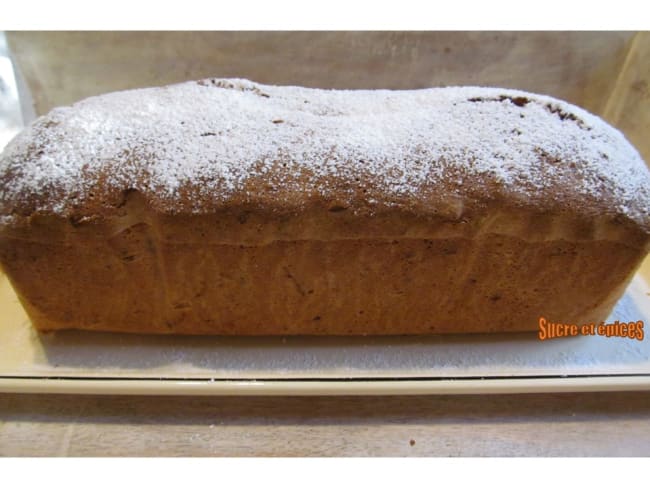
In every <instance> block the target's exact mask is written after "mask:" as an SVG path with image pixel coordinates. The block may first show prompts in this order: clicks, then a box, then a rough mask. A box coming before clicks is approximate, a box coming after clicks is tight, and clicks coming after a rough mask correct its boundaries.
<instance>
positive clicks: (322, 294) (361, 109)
mask: <svg viewBox="0 0 650 488" xmlns="http://www.w3.org/2000/svg"><path fill="white" fill-rule="evenodd" d="M649 248H650V173H649V171H648V168H647V167H646V165H645V163H644V162H643V160H642V159H641V157H640V156H639V154H638V152H637V151H636V150H635V149H634V148H633V147H632V146H631V145H630V144H629V143H628V142H627V140H626V139H625V137H624V136H623V135H622V134H621V133H620V132H619V131H618V130H616V129H614V128H613V127H611V126H609V125H608V124H607V123H605V122H604V121H603V120H601V119H600V118H598V117H597V116H595V115H592V114H590V113H588V112H586V111H585V110H582V109H580V108H578V107H576V106H573V105H571V104H568V103H566V102H563V101H560V100H557V99H554V98H551V97H548V96H543V95H536V94H531V93H527V92H523V91H518V90H512V89H501V88H483V87H447V88H431V89H420V90H408V91H391V90H320V89H311V88H302V87H292V86H285V87H279V86H268V85H262V84H257V83H254V82H251V81H248V80H241V79H206V80H200V81H192V82H186V83H181V84H177V85H170V86H165V87H156V88H146V89H139V90H130V91H123V92H116V93H109V94H105V95H101V96H97V97H92V98H88V99H86V100H83V101H81V102H78V103H76V104H74V105H72V106H70V107H62V108H56V109H54V110H52V111H51V112H50V113H48V114H47V115H44V116H42V117H40V118H38V119H37V120H35V121H34V122H33V123H32V124H31V125H30V126H29V127H27V128H26V129H25V130H24V131H23V132H22V133H20V134H19V135H18V136H16V138H14V140H13V141H11V142H10V143H9V145H8V146H7V147H6V148H5V150H4V152H3V153H2V155H1V156H0V263H1V266H2V268H3V270H4V271H5V272H6V274H7V276H8V278H9V279H10V281H11V283H12V285H13V287H14V289H15V290H16V292H17V295H18V297H19V299H20V301H21V303H22V304H23V306H24V307H25V309H26V311H27V313H28V315H29V316H30V318H31V320H32V322H33V324H34V326H35V327H36V328H37V329H38V330H39V331H50V330H57V329H69V328H77V329H86V330H102V331H116V332H134V333H159V334H226V335H273V334H308V335H349V334H354V335H357V334H358V335H366V334H429V333H469V332H508V331H525V330H536V329H537V327H538V322H539V318H540V317H541V316H543V317H546V318H547V319H548V320H550V321H557V322H562V323H578V324H583V323H590V322H600V321H602V320H604V319H605V318H606V317H607V316H608V314H609V313H610V311H611V309H612V307H613V305H614V304H615V303H616V301H617V300H618V299H619V298H620V297H621V295H622V293H623V292H624V290H625V287H626V285H627V283H628V282H629V280H630V279H631V277H632V275H633V274H634V272H635V270H636V269H637V267H638V266H639V265H640V263H641V261H642V260H643V258H644V257H645V255H646V254H647V252H648V250H649Z"/></svg>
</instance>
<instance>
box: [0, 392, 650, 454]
mask: <svg viewBox="0 0 650 488" xmlns="http://www.w3.org/2000/svg"><path fill="white" fill-rule="evenodd" d="M0 455H3V456H25V455H28V456H102V455H107V456H522V455H524V456H620V455H625V456H638V455H642V456H648V455H650V392H626V393H580V394H567V393H565V394H552V395H549V394H544V395H541V394H540V395H495V396H478V395H476V396H429V397H424V396H419V397H358V398H352V397H338V398H337V397H329V398H326V397H293V398H286V397H253V398H251V397H246V398H243V397H231V398H226V397H145V396H140V397H131V396H68V395H19V394H1V395H0Z"/></svg>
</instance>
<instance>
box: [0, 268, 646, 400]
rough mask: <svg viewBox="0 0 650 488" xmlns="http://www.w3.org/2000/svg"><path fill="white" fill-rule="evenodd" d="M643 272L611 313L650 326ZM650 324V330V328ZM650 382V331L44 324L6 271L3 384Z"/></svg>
mask: <svg viewBox="0 0 650 488" xmlns="http://www.w3.org/2000/svg"><path fill="white" fill-rule="evenodd" d="M649 291H650V289H649V288H648V285H647V284H646V283H645V281H644V280H643V279H642V278H641V277H640V276H639V275H637V276H636V277H635V278H634V280H633V282H632V283H631V285H630V286H629V288H628V290H627V292H626V294H625V296H624V297H623V299H622V300H621V301H620V302H619V303H618V305H617V306H616V308H615V310H614V311H613V313H612V315H611V317H610V318H611V320H612V321H613V320H619V321H626V322H629V321H632V320H634V321H638V320H643V321H644V324H646V327H648V326H647V324H650V294H649ZM645 332H646V333H648V331H645ZM642 389H643V390H650V337H646V338H645V339H644V340H642V341H639V340H633V339H627V338H605V337H600V336H593V337H592V336H578V337H571V338H562V339H554V340H549V341H540V340H538V338H537V335H536V334H535V333H523V334H496V335H456V336H416V337H408V336H404V337H354V338H345V337H262V338H226V337H207V336H200V337H175V336H144V335H125V334H108V333H96V332H78V331H64V332H57V333H52V334H41V335H39V334H37V333H36V332H35V331H34V330H33V328H32V327H31V324H30V323H29V319H28V318H27V316H26V315H25V313H24V311H23V309H22V307H21V306H20V304H19V302H18V300H17V298H16V296H15V294H14V292H13V290H12V288H11V286H10V285H9V282H8V280H7V278H6V276H4V275H0V391H2V392H25V393H27V392H30V393H36V392H42V393H92V394H102V393H107V394H108V393H110V394H156V395H158V394H170V395H175V394H179V395H181V394H200V395H374V394H381V395H385V394H448V393H524V392H562V391H598V390H600V391H606V390H642Z"/></svg>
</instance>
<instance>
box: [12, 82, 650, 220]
mask: <svg viewBox="0 0 650 488" xmlns="http://www.w3.org/2000/svg"><path fill="white" fill-rule="evenodd" d="M298 176H300V177H298ZM251 178H257V179H261V180H268V181H269V182H272V184H273V185H275V186H276V187H278V188H281V189H282V190H281V193H280V194H281V195H283V198H285V199H291V198H293V199H294V200H298V201H300V195H307V194H310V195H320V196H322V197H324V198H328V197H330V196H331V195H332V193H333V191H334V189H336V192H337V195H338V197H337V198H339V199H341V198H346V195H347V197H349V199H353V198H359V195H361V194H360V193H359V191H358V189H359V188H360V187H361V186H363V188H364V192H363V194H362V195H361V197H362V198H363V199H364V202H365V204H366V205H368V206H371V207H372V206H373V205H381V204H393V205H401V204H405V203H404V202H418V201H421V200H425V199H427V198H430V195H431V194H432V192H433V193H435V192H436V189H437V188H440V189H442V188H444V192H445V194H446V195H447V198H446V200H447V203H449V202H452V201H460V202H462V201H463V199H468V198H479V197H482V196H485V195H488V194H501V195H507V196H508V197H509V198H511V199H512V201H513V202H515V203H517V204H520V205H529V204H536V205H540V204H541V202H545V203H544V204H545V205H550V206H552V205H554V201H555V200H557V199H559V198H563V199H564V200H565V201H566V198H569V197H570V198H573V199H574V200H575V201H576V202H577V201H579V202H581V206H582V207H583V209H585V211H587V212H588V211H589V209H591V211H592V212H600V211H602V208H603V206H602V203H603V202H606V203H607V205H608V207H607V208H609V209H611V210H612V212H613V213H615V214H621V215H624V216H627V217H628V218H630V219H632V220H635V221H636V222H638V223H640V224H641V225H642V226H644V227H645V228H650V220H649V219H650V217H649V215H650V173H649V172H648V169H647V167H646V166H645V164H644V162H643V161H642V160H641V158H640V156H639V154H638V152H637V151H636V150H635V149H634V148H633V147H632V146H631V145H630V144H629V143H628V142H627V141H626V140H625V138H624V137H623V135H622V134H621V133H620V132H618V131H617V130H615V129H613V128H612V127H610V126H609V125H607V124H606V123H604V122H603V121H602V120H601V119H599V118H598V117H596V116H593V115H591V114H589V113H587V112H586V111H584V110H581V109H579V108H577V107H575V106H572V105H569V104H567V103H564V102H561V101H559V100H556V99H553V98H549V97H545V96H540V95H533V94H530V93H526V92H522V91H516V90H504V89H498V88H478V87H452V88H432V89H424V90H411V91H390V90H372V91H370V90H354V91H351V90H350V91H345V90H316V89H308V88H300V87H276V86H267V85H260V84H256V83H253V82H250V81H247V80H237V79H232V80H203V81H200V82H187V83H182V84H178V85H172V86H167V87H162V88H150V89H142V90H132V91H125V92H117V93H111V94H107V95H103V96H100V97H93V98H89V99H87V100H84V101H81V102H79V103H77V104H75V105H74V106H72V107H64V108H58V109H55V110H53V111H52V112H50V113H49V114H48V115H46V116H44V117H41V118H39V119H38V120H37V121H35V122H34V124H32V126H31V127H29V128H27V129H26V130H25V131H23V133H21V134H20V135H18V136H17V137H16V138H15V139H14V140H13V141H12V142H11V143H10V144H9V145H8V146H7V148H6V149H5V151H4V153H3V154H2V156H1V159H0V214H3V222H5V223H9V222H10V220H11V216H12V215H13V214H14V213H20V209H21V203H22V202H27V201H29V202H31V204H30V205H31V206H30V211H31V212H33V211H39V212H54V213H57V214H62V215H67V214H69V212H70V211H71V209H72V208H79V206H80V205H82V204H83V203H84V202H85V201H87V200H88V199H90V198H92V196H93V195H94V194H95V193H97V192H98V191H102V188H103V189H110V190H112V191H125V190H129V189H135V190H138V191H141V192H142V193H144V194H146V195H152V196H153V195H155V197H156V198H157V199H158V201H159V202H164V203H165V204H166V205H167V208H169V209H174V208H175V209H176V210H179V209H180V210H181V211H190V212H202V211H206V210H207V209H208V208H214V206H215V205H219V204H222V203H227V202H228V201H229V199H232V198H234V197H235V196H238V197H239V198H244V199H248V200H249V201H254V199H255V195H254V194H253V195H250V194H248V193H246V192H247V186H246V185H247V182H248V181H250V180H251ZM470 181H471V182H473V184H472V185H469V184H467V183H468V182H470ZM477 182H478V183H479V184H485V188H486V191H485V192H483V193H481V192H480V191H478V192H477V190H476V188H477V185H476V183H477ZM479 186H480V185H479ZM188 191H189V192H190V193H191V194H193V195H195V196H196V202H200V203H197V204H195V205H193V206H191V207H190V208H188V207H187V203H186V202H187V198H184V197H183V196H184V195H185V196H187V194H188ZM242 195H243V196H242ZM341 195H343V197H341ZM443 200H444V198H443ZM206 202H208V203H206ZM555 203H557V202H555ZM457 213H458V214H460V213H462V205H460V206H459V207H458V212H457ZM0 223H1V222H0Z"/></svg>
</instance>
